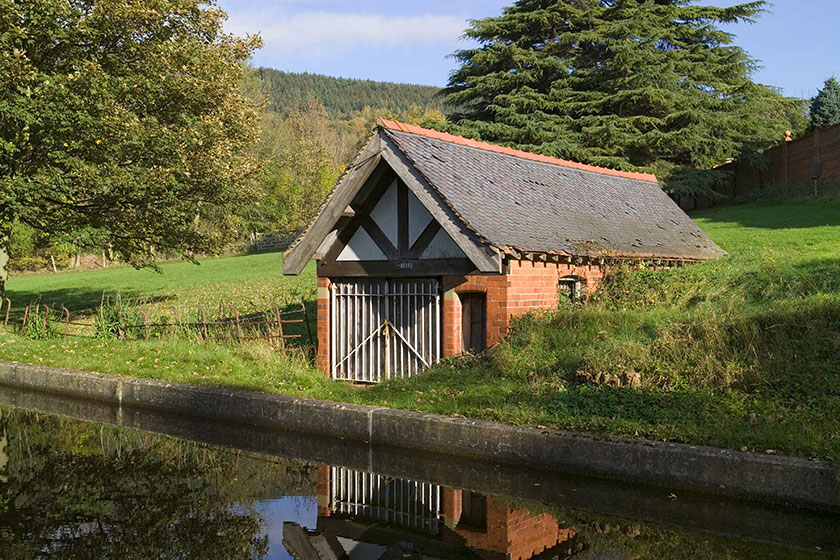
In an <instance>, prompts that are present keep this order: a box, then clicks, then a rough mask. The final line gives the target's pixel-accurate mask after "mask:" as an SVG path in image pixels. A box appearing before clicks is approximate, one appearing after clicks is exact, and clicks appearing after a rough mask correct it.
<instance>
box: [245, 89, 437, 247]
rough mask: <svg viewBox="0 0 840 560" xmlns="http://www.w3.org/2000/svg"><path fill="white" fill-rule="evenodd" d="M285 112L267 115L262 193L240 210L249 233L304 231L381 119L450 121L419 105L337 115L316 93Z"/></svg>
mask: <svg viewBox="0 0 840 560" xmlns="http://www.w3.org/2000/svg"><path fill="white" fill-rule="evenodd" d="M284 115H285V116H279V115H278V114H277V113H274V112H270V111H269V112H266V113H265V114H264V115H263V118H262V131H263V132H262V137H261V139H260V142H259V144H258V146H257V157H258V158H259V160H260V161H261V162H262V173H261V174H260V176H259V177H258V180H257V185H256V189H257V191H258V195H257V196H256V200H255V201H253V203H250V204H247V205H245V206H243V207H241V208H240V209H239V210H238V212H237V213H238V215H239V216H240V218H241V219H242V223H243V227H244V228H245V229H246V230H248V231H278V230H279V231H287V232H288V231H291V232H297V231H300V230H301V229H303V227H304V226H306V224H307V223H309V221H310V220H311V219H312V217H313V216H314V215H315V214H316V213H317V210H318V208H319V206H320V205H321V203H322V202H323V200H324V198H326V196H327V194H328V193H329V192H330V190H332V188H333V187H334V186H335V183H336V181H337V180H338V178H339V176H340V175H341V173H342V172H343V170H344V169H345V167H346V166H347V164H348V163H350V161H351V160H352V158H353V156H355V155H356V152H357V151H358V149H359V148H360V147H361V145H362V144H363V142H364V141H365V140H366V139H367V137H368V136H369V135H370V131H371V129H372V128H373V126H374V123H375V122H376V119H377V118H378V117H386V118H392V119H397V120H401V121H403V122H408V123H412V124H426V125H428V124H430V123H437V124H438V125H440V124H441V123H444V122H445V121H446V118H445V117H444V116H443V113H441V112H440V111H439V110H437V109H429V108H426V109H423V108H421V107H420V106H417V105H411V106H409V107H408V109H407V110H405V111H391V110H389V109H384V108H381V109H377V110H373V109H371V108H370V107H369V106H366V107H364V108H363V109H362V110H361V111H359V112H357V113H355V114H354V116H353V117H352V118H336V117H331V116H330V115H329V114H328V112H327V110H326V108H325V107H324V105H323V104H322V103H321V102H320V101H319V100H318V99H317V98H316V97H315V96H310V97H307V98H305V99H304V100H302V101H301V102H300V104H299V105H295V106H291V107H288V108H287V109H286V111H285V113H284Z"/></svg>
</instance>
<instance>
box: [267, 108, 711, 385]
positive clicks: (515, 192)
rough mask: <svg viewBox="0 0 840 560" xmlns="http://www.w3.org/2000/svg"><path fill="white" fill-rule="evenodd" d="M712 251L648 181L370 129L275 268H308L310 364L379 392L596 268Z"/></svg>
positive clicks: (412, 132)
mask: <svg viewBox="0 0 840 560" xmlns="http://www.w3.org/2000/svg"><path fill="white" fill-rule="evenodd" d="M722 254H723V251H722V250H721V249H720V248H719V247H718V246H717V245H715V244H714V243H713V242H712V241H711V240H710V239H709V238H708V236H706V234H705V233H704V232H703V231H702V230H701V229H700V228H699V227H697V225H696V224H694V222H692V221H691V219H690V218H689V217H688V216H687V215H686V214H685V213H684V212H683V211H682V210H681V209H680V208H679V207H678V206H677V205H676V204H675V203H674V202H673V201H672V200H671V199H670V198H669V197H668V195H666V194H665V193H664V192H663V191H662V189H661V188H660V187H659V185H658V184H657V180H656V177H655V176H653V175H648V174H644V173H632V172H625V171H616V170H613V169H606V168H600V167H593V166H590V165H583V164H580V163H575V162H571V161H566V160H561V159H556V158H551V157H547V156H542V155H537V154H532V153H529V152H523V151H519V150H514V149H510V148H504V147H501V146H496V145H492V144H487V143H483V142H478V141H475V140H470V139H467V138H462V137H459V136H453V135H450V134H445V133H440V132H437V131H434V130H428V129H424V128H420V127H418V126H412V125H407V124H403V123H398V122H393V121H386V120H380V121H379V122H378V125H377V127H376V130H375V131H374V134H373V135H372V136H371V137H370V139H369V140H368V142H367V144H366V145H365V146H364V147H363V148H362V150H361V151H360V153H359V154H358V155H357V157H356V158H355V159H354V161H353V162H352V163H351V165H350V166H349V167H348V169H347V171H346V172H345V173H344V174H343V176H342V177H341V178H340V179H339V182H338V184H337V185H336V187H335V188H334V189H333V191H332V193H331V194H330V195H329V196H328V197H327V200H326V201H325V202H324V204H323V205H322V206H321V208H320V210H319V212H318V214H317V216H316V217H315V218H314V219H313V221H312V222H311V223H310V225H309V227H308V228H307V229H306V231H305V232H304V233H303V235H301V237H300V238H299V239H298V240H297V241H296V242H295V243H294V244H293V245H292V247H291V248H290V249H289V250H288V251H287V253H286V255H285V260H284V263H283V272H284V274H299V273H300V272H301V271H302V270H303V268H304V267H305V266H306V264H307V263H308V262H309V261H310V259H312V258H314V259H316V261H317V265H316V266H317V276H318V359H317V361H318V366H319V368H321V369H322V370H323V371H324V372H325V373H328V374H329V375H330V376H332V377H333V378H335V379H345V380H351V381H356V382H377V381H381V380H383V379H386V378H389V377H394V376H403V375H412V374H414V373H415V372H417V371H420V370H422V369H423V368H425V367H427V366H429V365H431V364H433V363H435V362H437V361H439V360H440V359H441V358H443V357H447V356H453V355H456V354H459V353H462V352H465V351H470V352H480V351H482V350H484V349H485V348H487V347H488V346H491V345H492V344H494V343H495V342H497V341H498V340H499V339H501V338H502V337H503V336H505V334H506V333H507V330H508V327H509V325H510V321H511V318H512V317H514V316H516V315H519V314H523V313H526V312H528V311H531V310H535V309H548V308H553V307H556V306H557V305H558V302H559V301H560V298H569V299H573V300H574V299H578V298H580V297H582V296H585V294H586V293H587V292H590V291H592V290H593V289H594V288H595V287H596V286H597V284H598V282H599V281H600V280H601V278H602V277H603V274H604V270H605V267H606V266H608V265H611V264H614V263H618V262H622V261H633V262H639V261H645V262H648V263H650V264H651V265H653V266H660V267H667V266H674V265H677V264H681V263H687V262H696V261H702V260H707V259H713V258H717V257H719V256H721V255H722Z"/></svg>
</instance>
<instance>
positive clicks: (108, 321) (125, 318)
mask: <svg viewBox="0 0 840 560" xmlns="http://www.w3.org/2000/svg"><path fill="white" fill-rule="evenodd" d="M141 322H142V318H141V316H140V313H139V311H138V310H137V308H136V306H135V305H134V303H133V302H131V301H129V300H123V298H122V296H121V295H120V293H119V292H117V295H116V297H115V298H113V299H112V298H111V297H110V296H106V295H105V294H104V293H103V294H102V303H101V304H100V305H99V308H98V309H97V310H96V315H95V316H94V320H93V333H94V336H95V337H96V338H101V339H104V340H109V339H120V340H123V339H125V338H126V337H127V335H128V332H127V327H128V326H129V325H137V324H140V323H141Z"/></svg>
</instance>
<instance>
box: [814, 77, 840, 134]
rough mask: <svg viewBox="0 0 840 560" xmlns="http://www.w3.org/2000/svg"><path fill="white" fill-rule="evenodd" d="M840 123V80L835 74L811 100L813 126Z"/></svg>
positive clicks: (818, 126)
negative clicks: (839, 80)
mask: <svg viewBox="0 0 840 560" xmlns="http://www.w3.org/2000/svg"><path fill="white" fill-rule="evenodd" d="M835 124H840V82H838V81H837V78H835V77H834V76H832V77H830V78H829V79H827V80H826V81H825V86H823V88H822V89H821V90H820V91H819V93H817V95H816V96H815V97H814V98H813V99H812V100H811V128H824V127H826V126H832V125H835Z"/></svg>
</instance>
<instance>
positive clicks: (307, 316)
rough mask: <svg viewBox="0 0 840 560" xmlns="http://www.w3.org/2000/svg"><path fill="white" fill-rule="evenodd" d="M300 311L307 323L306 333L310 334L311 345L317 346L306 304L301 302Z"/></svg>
mask: <svg viewBox="0 0 840 560" xmlns="http://www.w3.org/2000/svg"><path fill="white" fill-rule="evenodd" d="M300 310H301V312H302V313H303V322H304V323H306V332H307V333H308V334H309V344H315V341H314V340H313V339H312V326H311V325H310V324H309V315H308V314H307V313H306V304H305V303H304V302H303V300H300Z"/></svg>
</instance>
